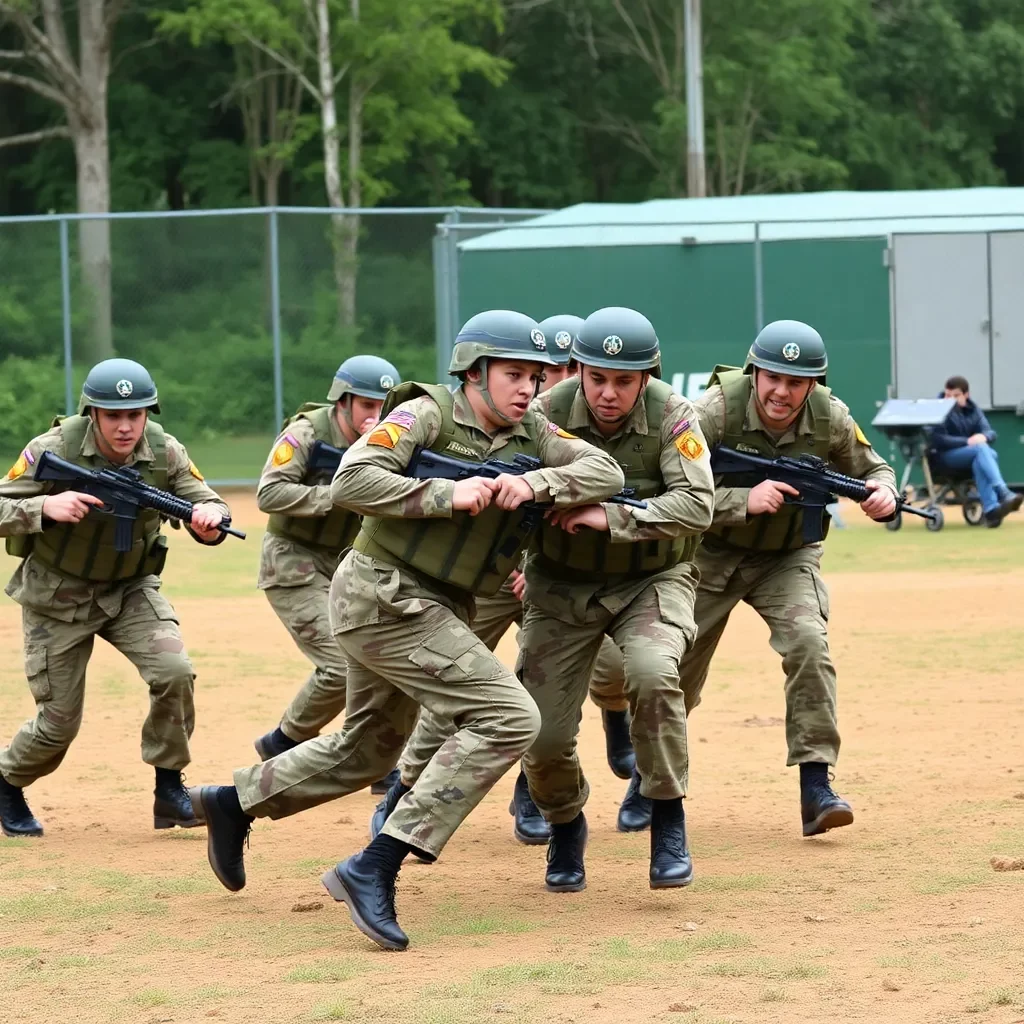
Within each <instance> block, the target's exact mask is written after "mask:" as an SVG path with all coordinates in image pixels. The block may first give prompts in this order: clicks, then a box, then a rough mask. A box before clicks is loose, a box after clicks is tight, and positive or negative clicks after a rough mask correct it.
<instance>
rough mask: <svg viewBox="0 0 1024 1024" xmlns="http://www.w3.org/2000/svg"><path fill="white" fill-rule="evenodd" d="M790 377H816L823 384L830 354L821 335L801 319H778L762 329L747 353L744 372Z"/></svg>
mask: <svg viewBox="0 0 1024 1024" xmlns="http://www.w3.org/2000/svg"><path fill="white" fill-rule="evenodd" d="M755 366H756V367H758V369H761V370H768V371H769V372H770V373H783V374H786V375H787V376H789V377H816V378H818V379H820V380H821V381H822V383H824V381H825V371H826V370H827V369H828V355H827V354H826V352H825V342H824V341H822V340H821V335H820V334H819V333H818V332H817V331H816V330H815V329H814V328H813V327H811V325H810V324H805V323H803V321H801V320H775V321H773V322H772V323H770V324H767V325H765V326H764V327H762V328H761V331H760V333H759V334H758V335H757V337H756V338H755V339H754V344H753V345H751V346H750V351H749V352H748V353H747V361H746V363H744V364H743V372H744V373H753V372H754V371H753V368H754V367H755Z"/></svg>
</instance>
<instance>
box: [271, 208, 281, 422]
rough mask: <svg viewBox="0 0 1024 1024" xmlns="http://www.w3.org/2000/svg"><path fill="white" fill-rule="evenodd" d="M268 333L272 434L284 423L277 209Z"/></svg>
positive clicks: (273, 210)
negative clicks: (270, 340)
mask: <svg viewBox="0 0 1024 1024" xmlns="http://www.w3.org/2000/svg"><path fill="white" fill-rule="evenodd" d="M269 216H270V320H271V325H270V333H271V337H272V338H273V345H274V433H275V434H276V433H277V431H278V429H279V428H280V426H281V424H282V423H283V422H284V382H283V381H282V380H281V274H280V267H279V265H278V256H279V249H278V244H277V207H276V206H275V207H272V208H271V210H270V215H269Z"/></svg>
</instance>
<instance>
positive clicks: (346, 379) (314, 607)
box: [255, 355, 401, 791]
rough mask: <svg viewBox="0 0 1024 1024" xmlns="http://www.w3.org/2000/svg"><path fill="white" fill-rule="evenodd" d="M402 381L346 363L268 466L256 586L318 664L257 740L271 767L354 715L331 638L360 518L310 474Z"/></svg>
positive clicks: (327, 478)
mask: <svg viewBox="0 0 1024 1024" xmlns="http://www.w3.org/2000/svg"><path fill="white" fill-rule="evenodd" d="M400 383H401V378H400V377H399V374H398V370H397V369H395V367H394V366H393V365H392V364H391V363H389V362H388V361H387V360H386V359H381V358H380V357H379V356H371V355H359V356H352V357H351V358H350V359H346V360H345V362H343V363H342V364H341V366H339V367H338V372H337V373H336V374H335V375H334V381H333V383H332V384H331V388H330V391H329V392H328V394H327V401H326V402H325V403H320V402H309V403H307V404H305V405H303V406H301V407H300V408H299V409H298V411H297V412H296V413H295V415H294V416H292V417H290V418H289V419H287V420H286V421H285V423H284V426H283V427H282V428H281V433H280V434H279V435H278V438H277V440H276V441H275V442H274V447H273V448H272V449H271V452H270V455H269V456H268V458H267V462H266V465H265V466H264V467H263V473H262V474H261V476H260V482H259V486H258V487H257V489H256V501H257V503H258V504H259V507H260V511H261V512H267V513H269V515H270V520H269V522H268V523H267V532H266V534H265V535H264V538H263V552H262V557H261V558H260V574H259V581H258V583H257V586H258V587H259V589H260V590H262V591H263V592H264V593H265V594H266V595H267V600H268V601H269V602H270V606H271V607H272V608H273V609H274V611H275V612H276V613H277V616H278V618H279V619H280V620H281V621H282V622H283V623H284V625H285V628H286V629H287V630H288V632H289V633H290V634H291V636H292V639H293V640H294V641H295V643H296V645H297V646H298V648H299V650H300V651H302V653H303V654H304V655H305V656H306V657H307V658H309V660H310V661H311V662H312V663H313V666H314V667H313V671H312V672H311V673H310V676H309V678H308V679H307V680H306V684H305V685H304V686H303V687H302V689H301V690H300V691H299V692H298V693H297V694H296V695H295V697H294V699H293V700H292V702H291V704H289V705H288V707H287V708H286V709H285V712H284V714H283V715H282V717H281V721H280V724H279V725H278V727H277V728H276V729H274V730H273V731H272V732H269V733H267V734H266V735H264V736H261V737H260V738H259V739H258V740H256V742H255V747H256V752H257V753H258V754H259V755H260V759H261V760H263V761H266V760H268V759H269V758H271V757H276V756H277V755H278V754H283V753H284V752H285V751H286V750H290V749H291V748H292V747H294V746H296V745H297V744H299V743H301V742H302V741H303V740H308V739H311V738H312V737H314V736H318V735H319V734H320V732H321V731H322V730H323V729H324V728H325V727H326V726H327V724H328V723H329V722H331V721H332V719H334V718H335V717H336V716H337V715H338V714H340V713H341V711H343V710H344V708H345V655H344V653H343V652H342V650H341V648H340V647H339V646H338V642H337V641H336V640H335V639H334V634H333V633H332V632H331V624H330V620H329V615H328V594H329V591H330V588H331V577H332V576H333V575H334V571H335V569H337V568H338V561H339V559H340V558H341V555H342V552H343V551H345V550H346V549H347V548H348V547H349V546H350V545H351V543H352V541H353V540H355V537H356V534H357V533H358V532H359V516H357V515H355V513H353V512H349V511H348V510H347V509H344V508H342V507H341V506H340V505H335V504H333V502H332V501H331V487H330V484H331V479H332V477H333V476H334V472H333V469H326V470H325V469H317V468H316V467H311V466H310V453H311V452H312V450H313V448H314V446H315V445H316V443H317V442H318V441H320V442H323V443H324V444H327V445H330V446H331V447H332V448H338V449H341V450H343V451H345V450H347V449H348V448H349V447H350V446H351V445H353V444H355V442H356V441H357V440H358V439H359V438H360V437H361V436H362V435H363V434H365V433H366V432H367V431H368V430H371V429H372V428H373V427H374V426H376V424H377V419H378V417H379V416H380V409H381V406H382V405H383V404H384V399H385V398H386V397H387V393H388V391H389V390H390V389H391V388H393V387H394V386H395V385H396V384H400ZM377 785H378V783H374V786H377ZM372 788H374V787H371V789H372ZM387 788H388V787H387V785H384V787H383V790H382V791H384V790H387Z"/></svg>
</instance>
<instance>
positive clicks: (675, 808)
mask: <svg viewBox="0 0 1024 1024" xmlns="http://www.w3.org/2000/svg"><path fill="white" fill-rule="evenodd" d="M651 804H652V805H653V806H652V809H651V888H652V889H676V888H680V887H682V886H684V885H689V884H690V883H691V882H692V881H693V862H692V861H691V860H690V850H689V848H688V847H687V845H686V818H685V816H684V814H683V798H682V797H678V796H677V797H676V798H675V799H674V800H652V801H651Z"/></svg>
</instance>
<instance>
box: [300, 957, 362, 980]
mask: <svg viewBox="0 0 1024 1024" xmlns="http://www.w3.org/2000/svg"><path fill="white" fill-rule="evenodd" d="M366 969H367V968H366V967H365V966H363V965H361V964H358V963H356V962H355V961H352V960H323V961H321V962H320V963H314V964H303V965H301V966H300V967H294V968H292V970H290V971H289V972H288V973H287V974H286V975H285V976H284V980H285V981H288V982H293V983H300V984H317V985H323V984H327V983H330V982H338V981H349V980H350V979H351V978H355V977H357V976H358V975H360V974H363V973H364V972H365V971H366Z"/></svg>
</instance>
